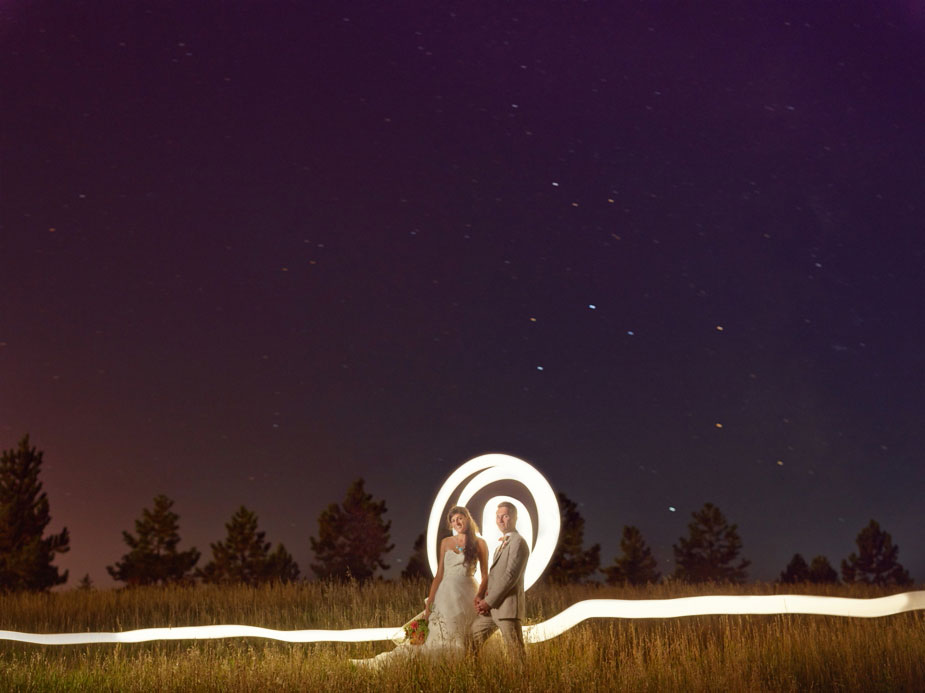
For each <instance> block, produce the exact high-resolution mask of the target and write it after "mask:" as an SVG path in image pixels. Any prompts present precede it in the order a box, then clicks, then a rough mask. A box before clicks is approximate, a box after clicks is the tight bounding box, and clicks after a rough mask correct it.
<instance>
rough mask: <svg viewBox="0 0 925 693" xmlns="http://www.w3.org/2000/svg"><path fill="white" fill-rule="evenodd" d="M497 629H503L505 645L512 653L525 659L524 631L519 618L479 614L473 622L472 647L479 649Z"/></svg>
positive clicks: (515, 656) (502, 635) (520, 658)
mask: <svg viewBox="0 0 925 693" xmlns="http://www.w3.org/2000/svg"><path fill="white" fill-rule="evenodd" d="M495 630H500V631H501V637H502V638H504V646H505V647H506V648H507V649H508V651H509V652H510V653H511V655H512V656H513V657H514V658H516V659H519V660H523V659H524V633H523V628H522V627H521V624H520V619H519V618H499V619H495V618H493V617H492V616H486V615H484V614H479V615H478V616H476V617H475V621H474V622H473V623H472V647H473V649H474V650H478V649H480V648H481V647H482V645H483V644H484V643H485V641H486V640H488V638H489V637H491V635H492V633H494V632H495Z"/></svg>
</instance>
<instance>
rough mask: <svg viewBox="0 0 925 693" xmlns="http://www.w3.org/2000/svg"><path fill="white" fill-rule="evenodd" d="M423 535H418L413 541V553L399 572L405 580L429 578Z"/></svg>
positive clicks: (428, 565)
mask: <svg viewBox="0 0 925 693" xmlns="http://www.w3.org/2000/svg"><path fill="white" fill-rule="evenodd" d="M424 541H425V539H424V535H423V534H419V535H418V538H417V539H415V540H414V553H412V554H411V558H409V559H408V563H407V564H405V569H404V570H403V571H401V576H402V578H403V579H405V580H414V579H416V578H425V579H427V578H430V577H431V573H430V563H429V562H428V560H427V550H426V549H425V548H424Z"/></svg>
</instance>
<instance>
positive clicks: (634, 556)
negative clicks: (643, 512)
mask: <svg viewBox="0 0 925 693" xmlns="http://www.w3.org/2000/svg"><path fill="white" fill-rule="evenodd" d="M620 550H621V551H622V552H623V553H622V555H620V556H618V557H617V558H614V563H613V565H611V566H608V567H607V568H602V569H601V570H602V572H603V573H604V574H605V575H606V576H607V583H608V584H611V585H615V584H621V583H622V584H630V585H644V584H646V583H650V582H658V580H659V578H660V577H661V573H659V572H658V571H657V570H656V568H657V567H658V563H657V561H656V560H655V556H653V555H652V550H651V549H650V548H649V547H648V545H647V544H646V542H645V539H643V538H642V532H640V531H639V528H638V527H633V526H632V525H624V527H623V537H622V538H621V539H620Z"/></svg>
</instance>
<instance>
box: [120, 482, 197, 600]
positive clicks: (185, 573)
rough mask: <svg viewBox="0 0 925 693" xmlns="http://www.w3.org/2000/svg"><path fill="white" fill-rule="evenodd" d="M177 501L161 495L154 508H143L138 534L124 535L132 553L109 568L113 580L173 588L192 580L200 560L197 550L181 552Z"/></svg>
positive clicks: (136, 527) (157, 498)
mask: <svg viewBox="0 0 925 693" xmlns="http://www.w3.org/2000/svg"><path fill="white" fill-rule="evenodd" d="M172 507H173V501H172V500H170V499H169V498H168V497H167V496H165V495H163V494H161V495H158V496H155V498H154V509H153V510H149V509H148V508H144V509H142V512H141V517H140V518H139V519H137V520H135V534H136V535H137V536H133V535H132V534H130V533H129V532H122V538H123V540H124V541H125V543H126V544H127V545H128V547H129V549H130V551H129V552H128V553H127V554H125V555H124V556H122V560H121V561H118V562H117V563H116V564H115V565H110V566H106V572H108V573H109V574H110V575H111V576H112V578H113V580H118V581H119V582H124V583H126V584H127V585H129V586H136V585H170V584H178V583H184V582H188V581H190V580H191V578H192V575H191V571H192V570H193V567H194V566H195V565H196V563H197V562H198V561H199V556H200V554H199V551H197V550H196V549H195V548H192V549H188V550H186V551H178V550H177V546H178V545H179V543H180V534H179V529H180V525H179V519H180V517H179V516H178V515H177V514H176V513H175V512H173V511H172V510H171V508H172Z"/></svg>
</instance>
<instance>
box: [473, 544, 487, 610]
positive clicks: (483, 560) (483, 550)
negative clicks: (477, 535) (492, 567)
mask: <svg viewBox="0 0 925 693" xmlns="http://www.w3.org/2000/svg"><path fill="white" fill-rule="evenodd" d="M478 547H479V569H480V572H481V573H482V581H481V583H479V591H478V594H476V598H478V599H484V598H485V591H486V590H487V589H488V544H486V543H485V540H484V539H479V541H478Z"/></svg>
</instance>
